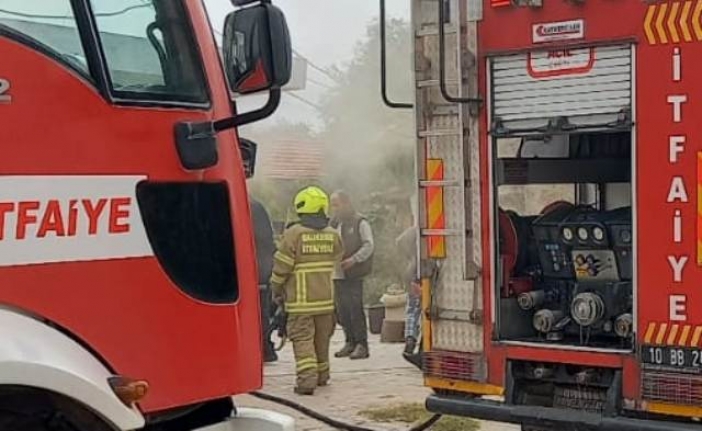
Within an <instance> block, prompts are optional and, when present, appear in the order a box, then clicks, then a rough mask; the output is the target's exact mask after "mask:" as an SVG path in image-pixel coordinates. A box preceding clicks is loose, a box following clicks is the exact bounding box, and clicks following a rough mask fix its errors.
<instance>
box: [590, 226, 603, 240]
mask: <svg viewBox="0 0 702 431" xmlns="http://www.w3.org/2000/svg"><path fill="white" fill-rule="evenodd" d="M592 236H593V237H594V238H595V241H604V230H603V229H602V228H601V227H596V228H594V229H592Z"/></svg>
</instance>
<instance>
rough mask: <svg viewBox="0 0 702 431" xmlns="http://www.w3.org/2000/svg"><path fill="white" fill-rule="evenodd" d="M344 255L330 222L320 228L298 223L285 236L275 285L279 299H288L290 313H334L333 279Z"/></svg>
mask: <svg viewBox="0 0 702 431" xmlns="http://www.w3.org/2000/svg"><path fill="white" fill-rule="evenodd" d="M315 227H316V226H315ZM342 255H343V247H342V244H341V238H340V237H339V234H338V233H337V232H336V231H335V230H334V229H332V228H330V227H326V223H325V224H324V227H321V226H320V228H319V229H315V228H313V227H308V226H306V225H305V224H295V225H293V226H291V227H290V228H288V229H287V230H286V231H285V232H284V233H283V237H282V238H281V240H280V244H279V245H278V251H276V253H275V256H274V262H273V275H272V276H271V286H272V288H273V294H274V295H275V296H276V297H281V296H282V297H283V298H284V299H285V308H286V311H287V312H288V314H290V315H296V314H306V315H318V314H326V313H332V312H333V311H334V294H333V292H334V286H333V281H332V276H333V272H334V266H335V265H336V264H337V263H338V262H339V261H340V260H341V257H342Z"/></svg>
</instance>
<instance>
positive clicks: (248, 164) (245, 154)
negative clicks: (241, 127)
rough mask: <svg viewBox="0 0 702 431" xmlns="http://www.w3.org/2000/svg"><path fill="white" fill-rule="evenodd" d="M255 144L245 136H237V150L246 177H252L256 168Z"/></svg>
mask: <svg viewBox="0 0 702 431" xmlns="http://www.w3.org/2000/svg"><path fill="white" fill-rule="evenodd" d="M257 147H258V146H257V144H256V143H255V142H253V141H251V140H249V139H246V138H241V137H240V138H239V151H241V160H242V162H243V163H244V174H245V175H246V179H249V178H253V176H254V170H255V168H256V152H257Z"/></svg>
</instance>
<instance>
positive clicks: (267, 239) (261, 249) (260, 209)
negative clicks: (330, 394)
mask: <svg viewBox="0 0 702 431" xmlns="http://www.w3.org/2000/svg"><path fill="white" fill-rule="evenodd" d="M249 202H250V205H251V218H252V222H253V230H254V243H255V245H256V260H257V262H258V288H259V293H260V296H261V330H262V334H263V361H264V362H275V361H277V360H278V355H277V354H276V353H275V348H274V347H273V342H272V341H271V340H270V338H268V337H266V334H267V333H268V332H270V331H269V318H270V314H271V308H272V307H273V304H272V293H271V289H270V286H269V280H270V278H271V274H272V273H273V254H274V253H275V239H274V237H273V225H272V223H271V219H270V217H269V215H268V211H266V208H265V207H264V206H263V205H262V204H261V203H260V202H258V201H257V200H255V199H253V198H251V197H250V198H249Z"/></svg>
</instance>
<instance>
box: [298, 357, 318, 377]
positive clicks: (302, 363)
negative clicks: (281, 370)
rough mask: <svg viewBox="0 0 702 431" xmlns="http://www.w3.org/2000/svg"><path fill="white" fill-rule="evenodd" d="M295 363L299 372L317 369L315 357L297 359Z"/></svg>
mask: <svg viewBox="0 0 702 431" xmlns="http://www.w3.org/2000/svg"><path fill="white" fill-rule="evenodd" d="M295 365H296V366H295V369H296V370H297V372H298V373H299V372H302V371H307V370H316V369H317V361H316V360H315V359H314V358H305V359H300V360H299V361H296V363H295Z"/></svg>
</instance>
